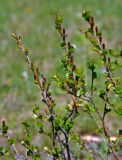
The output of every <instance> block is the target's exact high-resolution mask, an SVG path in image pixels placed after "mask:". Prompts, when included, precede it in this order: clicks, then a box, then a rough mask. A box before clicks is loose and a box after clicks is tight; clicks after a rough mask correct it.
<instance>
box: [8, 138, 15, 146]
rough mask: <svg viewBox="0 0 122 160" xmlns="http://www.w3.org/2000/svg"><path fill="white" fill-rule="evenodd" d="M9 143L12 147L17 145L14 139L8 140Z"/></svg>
mask: <svg viewBox="0 0 122 160" xmlns="http://www.w3.org/2000/svg"><path fill="white" fill-rule="evenodd" d="M8 143H9V144H10V145H12V144H15V143H16V140H15V139H14V138H9V139H8Z"/></svg>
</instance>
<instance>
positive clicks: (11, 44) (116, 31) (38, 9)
mask: <svg viewBox="0 0 122 160" xmlns="http://www.w3.org/2000/svg"><path fill="white" fill-rule="evenodd" d="M83 10H90V11H91V13H92V15H93V16H94V17H95V19H96V22H97V24H98V26H99V27H100V28H101V31H102V32H103V37H104V39H105V41H106V42H107V47H108V48H113V47H115V48H118V49H121V44H122V1H121V0H81V1H80V0H36V1H34V0H26V1H25V0H20V1H18V0H13V1H12V0H5V1H3V2H2V1H1V2H0V119H1V120H2V119H5V120H6V121H7V123H8V125H9V128H10V130H12V132H14V133H15V135H16V134H17V135H18V138H19V137H21V135H20V133H21V132H22V129H21V128H22V124H21V123H22V122H23V121H24V120H26V119H31V116H32V112H31V108H32V107H33V106H34V105H35V104H37V105H40V106H43V104H42V103H41V94H40V91H39V88H38V87H37V86H36V85H35V84H34V81H33V76H32V73H31V71H30V69H29V68H28V65H27V64H26V62H25V60H24V58H23V56H22V55H21V54H20V51H19V50H18V49H17V47H16V43H15V41H14V40H13V39H12V37H11V33H13V32H14V33H17V34H19V35H21V37H22V39H23V43H24V46H25V48H28V49H29V51H30V57H31V59H32V60H33V62H34V63H35V65H36V66H39V68H40V70H41V72H43V73H44V74H45V75H46V76H47V79H48V81H50V82H52V78H51V77H52V75H53V74H54V73H55V72H57V71H58V72H59V73H61V74H62V65H61V62H60V60H61V58H62V57H63V51H62V49H60V47H59V44H60V42H61V40H60V37H59V35H58V33H57V31H55V22H54V21H55V16H56V14H57V13H60V14H61V15H62V17H63V18H64V26H65V27H66V29H67V32H68V34H69V39H70V40H71V42H73V44H76V46H77V52H76V53H75V56H76V62H78V64H79V65H81V67H82V68H83V69H84V70H85V73H86V74H87V70H86V64H87V63H88V59H89V56H90V55H92V54H91V53H90V47H91V46H89V42H88V41H87V40H86V39H85V38H84V37H83V36H82V35H81V34H80V32H79V29H80V28H81V26H83V25H84V24H85V21H84V20H83V19H82V18H81V13H82V11H83ZM92 56H93V55H92ZM52 92H53V95H54V97H55V98H56V102H57V103H58V105H59V106H60V107H59V108H58V111H61V110H62V108H63V107H61V106H65V103H66V101H65V98H64V96H65V95H64V93H62V92H61V90H60V89H58V88H57V89H56V87H55V84H53V82H52ZM81 116H83V117H82V118H81V121H80V123H78V127H80V128H81V132H93V131H94V128H95V126H94V125H91V124H92V123H93V122H91V121H92V120H91V119H89V118H88V116H87V114H86V115H81ZM117 118H118V119H119V117H117ZM86 122H87V125H86ZM88 122H90V123H88ZM110 124H111V127H113V128H114V127H115V128H118V127H119V124H118V122H116V121H114V120H113V121H112V123H110Z"/></svg>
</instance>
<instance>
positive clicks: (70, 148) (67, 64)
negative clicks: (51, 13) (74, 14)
mask: <svg viewBox="0 0 122 160" xmlns="http://www.w3.org/2000/svg"><path fill="white" fill-rule="evenodd" d="M82 17H83V18H84V19H85V20H86V21H87V23H88V27H85V28H82V29H80V32H79V34H82V35H84V36H85V37H86V38H87V39H88V40H89V42H90V43H91V45H92V51H93V52H94V54H97V56H98V57H99V59H95V58H94V59H93V58H91V57H90V58H89V63H88V69H89V70H90V79H89V82H86V80H85V76H86V75H84V74H83V72H82V70H81V69H80V68H79V67H77V65H76V64H75V62H74V52H75V50H76V47H75V45H74V44H72V43H71V42H70V41H68V40H67V39H68V38H67V37H68V35H67V31H66V29H65V28H64V27H63V19H62V17H61V16H60V15H59V14H58V15H57V16H56V19H55V29H56V30H57V31H58V33H59V35H60V37H61V41H62V42H61V44H60V47H61V48H62V49H63V50H64V51H65V53H66V54H65V56H64V57H63V58H62V60H61V61H62V64H63V70H64V72H65V75H63V78H60V75H58V73H56V74H54V75H53V79H54V80H55V83H56V84H57V87H60V88H61V89H62V90H63V91H65V92H66V93H67V94H68V95H69V96H70V98H71V100H70V102H69V103H68V104H67V106H66V108H65V113H64V114H63V115H61V114H58V113H57V112H56V110H55V108H56V107H57V105H56V103H55V100H54V99H53V97H52V93H51V91H50V84H49V83H48V82H47V79H46V77H45V76H44V74H42V73H40V71H39V68H38V67H35V65H34V64H33V62H32V61H31V58H30V56H29V51H28V49H26V48H25V47H24V46H23V43H22V39H21V37H20V36H17V35H16V34H12V37H13V38H14V39H15V40H16V41H17V46H18V48H19V49H20V50H21V52H22V53H23V55H24V56H25V59H26V62H27V63H28V66H29V67H30V69H31V70H32V73H33V77H34V81H35V84H36V85H38V87H39V88H40V92H41V95H42V101H43V103H44V104H45V106H44V113H43V114H42V108H40V107H39V106H34V107H33V108H32V112H33V116H34V123H35V125H36V126H37V127H38V133H39V134H44V135H46V136H48V137H49V138H50V139H51V141H52V147H49V146H43V149H40V147H39V146H36V145H34V144H33V143H32V135H31V130H32V125H31V123H29V122H27V121H25V122H23V126H24V129H25V137H24V138H23V140H22V142H21V145H23V146H24V148H25V153H23V154H20V153H19V151H18V150H17V148H16V141H15V139H14V138H12V137H10V136H9V134H8V126H7V124H6V122H5V121H3V122H2V135H3V136H4V137H5V138H6V139H7V145H6V146H2V145H1V146H0V155H1V157H6V158H7V159H18V160H19V159H34V160H39V159H46V157H49V158H50V159H54V160H56V159H63V160H71V159H82V158H84V159H85V158H86V159H89V160H92V159H93V160H94V159H99V160H100V159H115V160H119V159H120V158H121V157H120V156H121V153H120V149H121V148H120V146H119V144H120V141H121V135H122V129H119V131H118V135H117V137H116V138H115V140H112V139H111V133H110V132H109V129H108V128H107V123H109V122H106V121H105V119H106V116H107V115H108V114H109V113H110V112H112V111H114V112H115V113H116V114H118V115H119V116H122V109H121V100H122V88H121V81H120V80H119V79H120V78H121V67H122V64H121V57H122V51H121V52H120V53H118V52H116V51H114V50H112V49H107V48H106V45H105V43H104V42H103V37H102V33H101V32H100V30H99V28H98V26H97V25H96V24H95V20H94V17H92V16H91V14H90V12H88V11H84V12H83V13H82ZM97 61H98V62H99V63H101V65H100V66H97V63H98V62H97ZM99 67H101V68H102V69H103V72H102V73H101V74H99V72H100V71H101V68H99ZM118 76H119V78H118ZM100 79H102V80H101V81H100ZM99 101H102V107H99V104H100V103H99ZM118 102H119V103H118ZM59 103H61V102H59ZM81 113H82V114H83V113H84V114H86V113H87V115H88V116H89V117H91V119H93V121H94V123H95V124H96V126H97V131H95V133H97V135H99V137H100V139H101V141H102V142H101V143H102V145H103V147H99V143H95V142H94V141H93V140H90V141H88V140H87V139H85V138H83V137H82V136H81V135H79V134H77V132H75V130H74V127H75V125H77V124H76V121H75V119H77V118H78V117H79V116H80V114H81ZM45 119H47V121H45ZM47 123H48V124H49V125H50V129H51V132H50V133H47V131H46V129H45V125H46V124H47ZM83 156H84V157H83Z"/></svg>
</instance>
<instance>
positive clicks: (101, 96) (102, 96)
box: [99, 90, 106, 99]
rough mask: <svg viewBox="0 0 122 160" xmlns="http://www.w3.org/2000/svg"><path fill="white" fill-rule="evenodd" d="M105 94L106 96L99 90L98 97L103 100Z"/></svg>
mask: <svg viewBox="0 0 122 160" xmlns="http://www.w3.org/2000/svg"><path fill="white" fill-rule="evenodd" d="M105 94H106V93H105V91H103V90H101V91H100V93H99V97H100V98H102V99H104V96H105Z"/></svg>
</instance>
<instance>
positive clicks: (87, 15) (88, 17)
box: [82, 11, 91, 22]
mask: <svg viewBox="0 0 122 160" xmlns="http://www.w3.org/2000/svg"><path fill="white" fill-rule="evenodd" d="M82 17H83V18H84V19H85V20H86V21H88V22H89V20H90V17H91V16H90V12H89V11H83V13H82Z"/></svg>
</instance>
